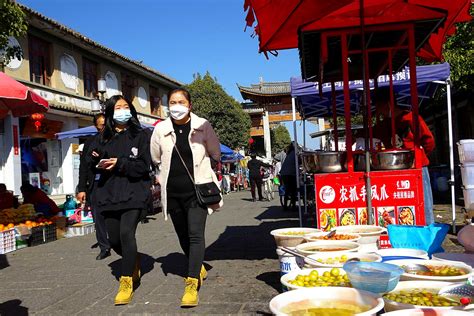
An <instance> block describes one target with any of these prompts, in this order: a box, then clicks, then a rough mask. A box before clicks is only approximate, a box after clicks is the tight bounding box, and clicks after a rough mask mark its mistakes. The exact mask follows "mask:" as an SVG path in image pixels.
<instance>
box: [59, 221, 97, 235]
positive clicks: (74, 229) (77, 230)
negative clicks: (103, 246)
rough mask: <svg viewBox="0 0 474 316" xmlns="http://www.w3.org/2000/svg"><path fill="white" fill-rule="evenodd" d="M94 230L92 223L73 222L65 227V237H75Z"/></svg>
mask: <svg viewBox="0 0 474 316" xmlns="http://www.w3.org/2000/svg"><path fill="white" fill-rule="evenodd" d="M93 232H95V226H94V223H90V224H74V225H72V226H68V227H67V233H66V235H65V237H68V238H69V237H77V236H84V235H88V234H92V233H93Z"/></svg>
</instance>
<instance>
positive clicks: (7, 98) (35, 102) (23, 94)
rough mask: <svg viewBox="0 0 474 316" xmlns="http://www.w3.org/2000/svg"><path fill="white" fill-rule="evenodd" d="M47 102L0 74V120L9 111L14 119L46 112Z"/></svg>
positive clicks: (22, 85) (20, 84)
mask: <svg viewBox="0 0 474 316" xmlns="http://www.w3.org/2000/svg"><path fill="white" fill-rule="evenodd" d="M48 108H49V105H48V101H46V100H45V99H43V98H42V97H40V96H39V95H38V94H36V93H35V92H33V91H32V90H31V89H30V88H28V87H27V86H25V85H24V84H22V83H20V82H18V81H16V80H15V79H13V78H10V77H9V76H7V75H6V74H5V73H3V72H0V118H2V117H5V116H6V115H7V114H8V112H10V111H11V113H12V115H13V116H15V117H19V116H27V115H30V114H33V113H42V112H46V111H48Z"/></svg>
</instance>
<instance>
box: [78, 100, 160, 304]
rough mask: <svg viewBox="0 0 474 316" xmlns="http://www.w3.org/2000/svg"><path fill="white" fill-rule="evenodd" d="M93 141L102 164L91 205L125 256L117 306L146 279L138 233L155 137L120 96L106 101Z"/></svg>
mask: <svg viewBox="0 0 474 316" xmlns="http://www.w3.org/2000/svg"><path fill="white" fill-rule="evenodd" d="M96 140H97V141H96V142H94V143H93V144H91V147H92V150H91V151H90V152H91V155H89V156H88V157H87V158H88V159H90V160H91V161H90V162H89V163H94V164H95V165H96V171H95V172H96V174H98V176H97V178H96V179H97V180H96V184H95V185H94V189H93V190H92V196H91V203H92V205H94V206H95V207H96V208H97V210H98V212H99V213H100V214H102V215H103V216H104V218H105V226H106V228H107V234H108V236H109V243H110V246H111V247H112V249H113V250H114V251H115V252H116V253H117V254H118V255H120V256H122V270H121V274H120V286H119V291H118V293H117V295H116V296H115V305H122V304H128V303H129V302H130V301H131V299H132V296H133V289H134V285H136V284H138V283H139V282H140V260H139V257H138V255H137V254H138V252H137V241H136V239H135V232H136V229H137V225H138V222H139V221H140V220H141V219H142V218H143V217H144V216H145V215H146V212H147V209H148V208H149V201H150V200H149V199H150V194H151V191H150V187H151V181H150V168H151V156H150V146H149V138H148V135H147V134H146V133H145V131H144V130H143V129H142V127H141V125H140V123H139V121H138V118H137V111H136V110H135V108H134V106H133V105H132V104H131V103H130V102H129V101H127V100H126V99H125V98H124V97H123V96H121V95H116V96H113V97H111V98H110V99H108V100H107V101H106V103H105V127H104V130H103V131H102V133H101V134H100V137H98V138H96Z"/></svg>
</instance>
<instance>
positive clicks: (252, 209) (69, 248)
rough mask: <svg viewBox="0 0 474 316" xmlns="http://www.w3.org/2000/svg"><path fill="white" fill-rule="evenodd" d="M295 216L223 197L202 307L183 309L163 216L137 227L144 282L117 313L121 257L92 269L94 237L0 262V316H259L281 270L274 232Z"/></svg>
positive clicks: (179, 265) (177, 257)
mask: <svg viewBox="0 0 474 316" xmlns="http://www.w3.org/2000/svg"><path fill="white" fill-rule="evenodd" d="M296 216H297V213H293V212H291V213H283V212H282V211H281V208H280V207H279V202H278V201H277V200H274V201H272V202H257V203H252V202H251V201H250V192H248V191H247V192H240V193H232V194H230V195H226V196H225V206H224V208H223V209H222V211H220V212H219V213H216V214H214V215H212V216H210V217H209V218H208V225H207V233H206V239H207V240H206V241H207V250H206V263H207V264H208V265H209V266H210V267H211V270H210V271H209V278H208V280H207V281H206V282H205V283H204V286H203V287H202V289H201V291H200V304H199V306H198V307H196V308H194V309H184V310H183V309H181V308H180V307H179V303H180V298H181V295H182V291H183V288H184V285H183V272H184V271H185V270H184V269H185V266H184V256H183V255H182V254H181V250H180V249H179V245H178V242H177V238H176V236H175V233H174V231H173V227H172V224H171V221H169V222H164V219H163V217H162V215H161V214H158V215H156V216H155V217H153V219H152V220H150V222H149V223H148V224H143V225H142V224H141V225H139V227H138V233H137V239H138V244H139V252H140V253H142V270H143V273H144V275H143V278H142V282H141V285H140V287H139V288H138V289H137V291H136V292H135V296H134V298H133V302H132V304H130V305H128V306H120V307H115V306H114V305H113V299H114V296H115V294H116V291H117V289H118V282H117V280H116V276H117V272H118V269H119V267H120V261H119V257H118V256H117V255H115V254H113V255H112V256H111V257H109V258H107V259H105V260H103V261H96V260H95V257H96V255H97V253H98V251H97V249H91V248H90V246H91V245H92V244H93V243H94V242H95V235H87V236H83V237H76V238H69V239H61V240H58V241H55V242H52V243H49V244H45V245H41V246H36V247H30V248H25V249H21V250H18V251H16V252H13V253H10V254H7V255H6V258H5V256H3V258H2V261H1V262H0V269H1V270H0V280H1V281H0V282H1V286H0V303H2V302H3V303H2V304H0V315H26V314H27V313H30V314H41V315H77V314H79V315H116V314H132V313H134V314H145V313H146V314H166V313H168V314H177V313H184V314H190V313H193V314H194V313H195V314H202V315H209V314H239V313H240V314H265V313H268V312H269V310H268V307H267V306H268V302H269V300H270V299H271V298H272V297H273V296H274V295H275V294H277V293H278V289H279V288H280V284H279V264H278V259H277V256H276V254H275V246H274V241H273V238H272V237H271V236H270V234H269V232H270V231H271V230H272V229H274V228H279V227H289V226H294V225H298V221H297V218H296Z"/></svg>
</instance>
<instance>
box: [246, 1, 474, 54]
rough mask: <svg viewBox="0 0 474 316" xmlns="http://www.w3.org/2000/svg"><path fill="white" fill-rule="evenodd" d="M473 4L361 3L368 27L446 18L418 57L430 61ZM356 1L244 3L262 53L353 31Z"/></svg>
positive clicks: (465, 17)
mask: <svg viewBox="0 0 474 316" xmlns="http://www.w3.org/2000/svg"><path fill="white" fill-rule="evenodd" d="M470 4H471V0H364V8H365V10H364V15H365V17H366V24H368V25H378V24H388V23H399V22H406V21H416V20H423V19H431V18H438V19H439V18H445V21H444V23H443V24H442V25H441V27H440V28H439V29H438V30H437V31H436V32H435V33H433V34H431V36H430V37H429V39H428V40H427V41H426V43H425V45H424V46H423V48H422V49H421V50H420V51H419V52H418V56H420V57H422V58H424V59H426V60H429V61H432V60H440V59H442V55H441V51H442V45H443V43H444V41H445V39H446V36H448V35H451V34H453V33H454V32H455V30H456V28H455V23H458V22H467V21H469V20H470V19H471V16H470V15H469V7H470ZM359 6H360V0H342V1H330V0H325V1H322V0H245V5H244V9H249V12H248V14H247V18H246V20H247V26H251V25H252V24H253V22H254V21H255V18H254V16H255V17H256V19H257V21H258V25H257V26H256V27H255V31H256V33H257V35H258V36H259V39H260V51H261V52H265V51H272V50H280V49H289V48H295V47H298V30H300V29H303V30H305V31H311V30H317V29H318V30H322V29H325V30H328V29H335V28H339V27H355V26H358V25H359V24H360V20H359Z"/></svg>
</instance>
